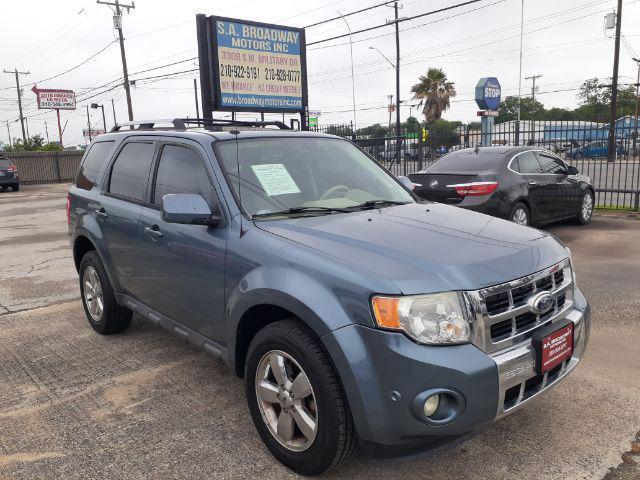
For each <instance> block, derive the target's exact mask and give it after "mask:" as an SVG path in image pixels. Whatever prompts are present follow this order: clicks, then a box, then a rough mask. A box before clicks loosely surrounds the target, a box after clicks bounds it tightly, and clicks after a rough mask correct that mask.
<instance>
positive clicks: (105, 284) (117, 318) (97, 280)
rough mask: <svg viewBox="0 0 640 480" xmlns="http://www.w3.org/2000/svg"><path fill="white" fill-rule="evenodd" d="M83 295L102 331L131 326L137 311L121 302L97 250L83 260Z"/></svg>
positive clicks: (95, 325) (95, 324)
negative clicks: (122, 304)
mask: <svg viewBox="0 0 640 480" xmlns="http://www.w3.org/2000/svg"><path fill="white" fill-rule="evenodd" d="M80 295H81V297H82V305H83V306H84V313H85V314H86V316H87V320H88V321H89V324H90V325H91V327H92V328H93V329H94V330H95V331H96V332H98V333H100V334H102V335H111V334H113V333H120V332H122V331H124V330H126V328H127V327H128V326H129V324H130V323H131V317H132V316H133V312H132V311H131V310H129V309H128V308H126V307H123V306H121V305H118V303H117V302H116V298H115V295H114V294H113V288H112V287H111V282H109V277H108V276H107V272H106V271H105V269H104V266H103V265H102V261H101V260H100V257H98V254H97V253H96V251H95V250H92V251H90V252H88V253H86V254H85V255H84V257H82V261H81V262H80Z"/></svg>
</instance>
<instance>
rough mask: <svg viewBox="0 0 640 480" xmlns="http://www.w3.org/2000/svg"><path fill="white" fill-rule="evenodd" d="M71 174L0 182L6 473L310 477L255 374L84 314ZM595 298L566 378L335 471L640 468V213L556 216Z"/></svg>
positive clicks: (147, 329)
mask: <svg viewBox="0 0 640 480" xmlns="http://www.w3.org/2000/svg"><path fill="white" fill-rule="evenodd" d="M66 189H67V186H66V185H49V186H37V187H36V186H25V187H24V188H23V189H22V190H21V191H20V192H17V193H11V192H0V478H1V479H32V478H64V479H75V478H78V479H79V478H82V479H92V478H96V479H105V478H109V479H125V478H126V479H137V478H190V479H195V478H216V479H218V478H266V479H271V478H273V479H276V478H278V479H281V478H296V477H297V476H296V475H295V474H293V473H291V472H290V471H288V470H286V469H285V468H284V467H282V466H281V465H280V464H279V463H278V462H277V461H275V460H274V459H273V458H272V457H271V455H270V454H269V453H268V451H267V450H266V448H265V447H264V446H263V444H262V442H261V440H260V438H259V437H258V435H257V433H256V431H255V429H254V427H253V424H252V423H251V419H250V417H249V413H248V410H247V406H246V402H245V397H244V392H243V382H242V380H240V379H238V378H237V377H235V375H233V374H232V373H231V372H230V371H228V370H227V369H226V368H225V367H224V366H223V365H222V364H221V363H220V362H218V361H216V360H215V359H214V358H212V357H210V356H208V355H206V354H204V353H201V352H199V351H197V350H195V349H193V348H191V347H190V346H188V345H186V344H185V343H184V342H183V341H182V340H180V339H178V338H177V337H174V336H172V335H170V334H169V333H166V332H165V331H163V330H160V329H158V328H156V327H154V326H152V325H151V324H148V323H145V322H143V321H141V320H140V319H134V321H133V323H132V325H131V327H130V328H129V330H127V331H126V332H125V333H124V334H121V335H114V336H110V337H102V336H99V335H98V334H96V333H94V332H93V330H91V328H90V327H89V324H88V323H87V322H86V320H85V318H84V312H83V310H82V306H81V304H80V301H79V299H78V295H79V291H78V286H77V274H76V272H75V269H74V267H73V262H72V260H71V253H70V250H69V245H68V239H67V234H66V228H67V226H66V220H65V196H66ZM549 230H550V231H552V232H553V233H554V234H555V235H557V236H559V237H560V238H561V239H563V240H564V241H565V242H566V243H567V244H568V245H569V247H570V248H571V250H572V252H573V257H574V263H575V265H576V269H577V276H578V284H579V285H580V287H581V288H582V289H583V291H584V293H585V295H586V296H587V298H588V299H589V301H590V302H591V305H592V311H593V329H592V334H591V343H590V346H589V350H588V352H587V355H586V357H585V359H584V361H583V363H582V364H581V365H580V366H579V367H578V368H577V369H576V371H575V372H574V373H573V374H572V375H571V376H570V377H569V378H568V379H566V380H565V381H564V382H563V383H562V384H561V385H560V386H558V388H556V389H554V390H553V391H552V392H550V393H549V394H548V395H546V396H545V397H543V398H541V399H538V400H537V401H535V402H533V403H532V404H531V405H529V406H528V407H526V408H524V409H523V410H521V411H519V412H517V413H515V414H513V415H511V416H509V417H507V418H505V419H503V420H502V421H501V422H499V423H497V424H494V425H493V426H492V427H490V428H489V429H487V430H486V431H484V432H483V433H482V434H480V435H478V436H476V437H475V438H473V439H471V440H469V441H468V442H466V443H464V444H463V445H461V446H459V447H457V448H455V449H453V450H451V451H449V452H446V453H443V454H440V455H439V456H436V457H434V458H430V459H423V460H419V461H412V462H404V463H383V462H379V461H376V460H371V459H367V458H364V457H362V456H360V455H357V456H356V457H355V458H354V459H353V460H351V461H350V462H349V463H348V464H346V465H344V466H343V467H341V468H340V469H338V470H335V471H333V472H331V473H330V474H328V475H326V478H363V479H365V478H366V479H370V478H385V479H394V478H398V479H399V478H417V479H419V478H425V479H426V478H428V479H449V478H468V479H514V478H536V479H558V478H560V479H574V478H575V479H592V478H593V479H601V478H604V477H605V476H606V478H607V479H638V478H640V469H639V468H638V464H637V463H636V462H638V463H640V433H639V432H638V431H639V430H640V374H639V368H640V296H639V295H638V290H639V289H640V220H633V219H625V218H613V217H602V216H597V217H595V218H594V220H593V222H592V224H591V225H589V226H587V227H578V226H575V225H569V224H567V225H558V226H554V227H550V228H549Z"/></svg>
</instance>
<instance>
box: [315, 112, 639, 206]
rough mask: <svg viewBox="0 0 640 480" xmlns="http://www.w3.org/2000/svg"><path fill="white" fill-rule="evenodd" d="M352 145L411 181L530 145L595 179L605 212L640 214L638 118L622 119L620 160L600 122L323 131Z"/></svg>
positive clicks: (618, 133) (339, 127)
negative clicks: (451, 156)
mask: <svg viewBox="0 0 640 480" xmlns="http://www.w3.org/2000/svg"><path fill="white" fill-rule="evenodd" d="M317 130H318V131H321V132H324V133H331V134H334V135H340V136H343V137H346V138H350V139H352V140H353V141H354V142H355V143H356V144H357V145H359V146H360V147H361V148H362V149H363V150H365V151H366V152H367V153H368V154H370V155H371V156H372V157H373V158H375V159H376V160H378V161H379V162H380V163H382V164H383V165H384V166H385V167H386V168H387V169H388V170H389V171H390V172H391V173H393V174H394V175H407V174H409V173H413V172H416V171H418V170H421V169H422V168H425V167H426V166H428V165H429V164H430V163H431V162H433V161H435V160H436V159H438V158H439V157H441V156H442V155H444V154H446V153H448V152H451V151H455V150H458V149H461V148H475V147H476V146H478V147H482V145H492V146H500V145H502V146H517V145H529V146H534V147H538V148H546V149H548V150H550V151H552V152H553V153H555V154H556V155H558V156H559V157H561V158H562V159H564V160H565V162H566V163H568V164H569V165H573V166H575V167H576V168H577V169H578V170H579V171H580V173H582V174H584V175H587V176H589V177H590V178H591V180H592V182H593V185H594V187H595V190H596V205H597V206H598V207H600V208H612V209H622V210H633V211H640V141H637V131H636V125H635V122H634V119H633V117H625V118H622V119H619V120H618V122H617V124H616V128H615V138H616V156H615V160H614V161H612V162H610V161H608V159H607V152H608V138H609V126H608V124H601V123H595V122H550V121H527V120H523V121H521V122H520V123H519V124H518V122H515V121H513V122H506V123H502V124H496V125H494V126H493V128H492V130H491V132H490V133H487V132H482V131H481V129H480V128H479V125H478V126H477V127H476V126H475V125H473V124H471V125H464V124H460V125H458V126H457V127H454V128H453V129H450V130H449V131H442V130H436V129H433V130H432V131H427V132H425V133H423V132H422V131H420V132H405V133H404V134H403V135H402V136H401V137H396V136H395V135H394V136H376V137H369V136H365V135H360V134H358V133H354V132H353V130H352V129H351V127H350V126H349V125H326V126H321V127H319V128H318V129H317Z"/></svg>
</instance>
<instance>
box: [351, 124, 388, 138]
mask: <svg viewBox="0 0 640 480" xmlns="http://www.w3.org/2000/svg"><path fill="white" fill-rule="evenodd" d="M387 131H388V128H387V127H384V126H382V125H380V124H379V123H374V124H373V125H370V126H368V127H364V128H359V129H358V130H357V131H356V134H357V136H358V137H365V138H383V137H386V136H387Z"/></svg>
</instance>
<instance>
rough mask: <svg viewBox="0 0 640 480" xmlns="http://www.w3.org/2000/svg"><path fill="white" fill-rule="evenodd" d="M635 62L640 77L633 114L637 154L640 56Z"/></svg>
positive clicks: (634, 153)
mask: <svg viewBox="0 0 640 480" xmlns="http://www.w3.org/2000/svg"><path fill="white" fill-rule="evenodd" d="M633 61H634V62H636V65H638V79H637V80H636V109H635V112H634V114H633V120H634V129H633V130H634V131H633V155H634V156H635V155H637V150H636V144H637V142H638V103H639V102H638V101H639V100H640V58H634V59H633Z"/></svg>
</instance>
